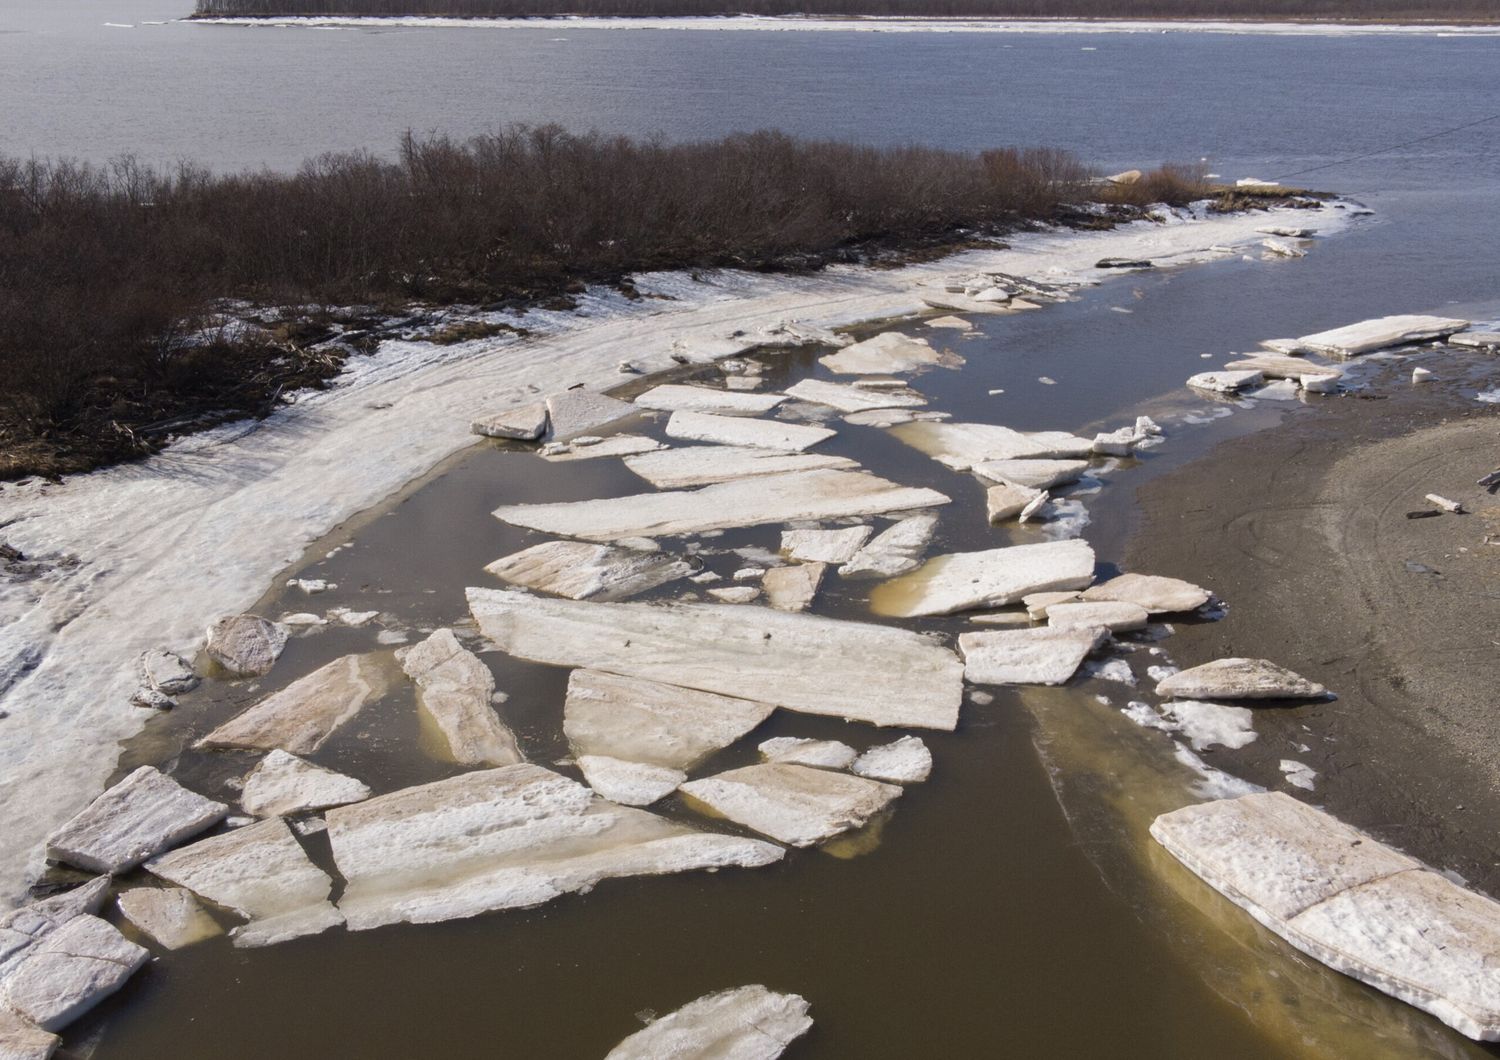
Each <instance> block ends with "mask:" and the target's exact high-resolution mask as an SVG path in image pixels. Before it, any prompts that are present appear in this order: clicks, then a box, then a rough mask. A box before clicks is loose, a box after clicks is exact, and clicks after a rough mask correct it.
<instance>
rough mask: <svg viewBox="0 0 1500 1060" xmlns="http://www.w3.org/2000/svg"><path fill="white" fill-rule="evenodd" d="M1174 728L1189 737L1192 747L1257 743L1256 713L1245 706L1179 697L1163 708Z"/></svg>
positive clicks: (1240, 745) (1196, 748)
mask: <svg viewBox="0 0 1500 1060" xmlns="http://www.w3.org/2000/svg"><path fill="white" fill-rule="evenodd" d="M1161 709H1162V710H1163V712H1165V714H1166V716H1167V718H1168V719H1169V721H1170V723H1171V728H1172V731H1175V732H1180V733H1181V734H1182V735H1183V736H1185V737H1187V741H1188V743H1190V744H1192V747H1193V750H1195V751H1205V750H1207V749H1208V748H1210V747H1230V748H1236V747H1244V746H1245V745H1247V744H1250V743H1254V742H1255V722H1254V717H1255V715H1254V714H1253V712H1251V711H1250V710H1249V709H1247V708H1245V707H1230V706H1225V705H1224V704H1222V703H1205V702H1202V701H1200V700H1196V699H1178V700H1173V701H1172V702H1170V703H1166V704H1164V705H1163V706H1162V708H1161Z"/></svg>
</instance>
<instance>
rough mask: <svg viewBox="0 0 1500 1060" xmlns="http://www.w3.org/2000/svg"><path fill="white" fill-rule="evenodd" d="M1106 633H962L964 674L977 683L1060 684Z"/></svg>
mask: <svg viewBox="0 0 1500 1060" xmlns="http://www.w3.org/2000/svg"><path fill="white" fill-rule="evenodd" d="M1108 637H1109V631H1108V630H1106V629H1104V628H1103V627H1096V628H1094V629H1051V628H1044V629H998V630H986V631H984V632H982V633H962V634H959V638H958V650H959V653H960V654H962V655H963V657H964V676H965V677H966V678H967V679H968V680H970V681H972V682H973V683H974V684H977V685H1060V684H1062V683H1064V682H1065V681H1067V680H1068V679H1069V678H1070V677H1072V676H1073V675H1074V674H1075V673H1076V672H1077V671H1078V667H1079V666H1081V665H1082V664H1083V660H1084V659H1085V658H1087V657H1088V654H1089V653H1090V652H1092V651H1093V650H1094V649H1096V648H1098V647H1099V645H1101V644H1103V643H1104V641H1105V640H1106V639H1108Z"/></svg>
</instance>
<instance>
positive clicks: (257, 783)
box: [240, 749, 370, 817]
mask: <svg viewBox="0 0 1500 1060" xmlns="http://www.w3.org/2000/svg"><path fill="white" fill-rule="evenodd" d="M369 797H370V789H369V787H367V786H366V785H365V784H362V783H360V782H359V781H358V780H355V779H354V778H353V777H348V776H345V775H344V774H342V773H337V772H335V771H334V770H332V769H325V768H324V767H323V766H318V765H314V764H313V763H311V762H309V761H307V760H305V759H302V758H298V757H297V756H296V755H293V754H288V753H287V752H285V751H282V750H279V749H278V750H275V751H272V752H271V753H270V754H268V755H266V757H264V758H262V759H261V760H260V762H259V764H257V765H256V767H255V768H254V769H252V770H251V771H250V773H249V774H248V775H247V776H246V777H245V782H244V786H243V788H242V789H241V791H240V805H241V806H242V807H244V809H245V812H246V813H252V814H254V815H255V816H257V817H288V816H291V815H293V814H298V813H306V812H308V811H309V810H326V809H328V808H329V807H332V806H343V805H345V804H347V803H351V802H358V801H359V800H361V799H368V798H369Z"/></svg>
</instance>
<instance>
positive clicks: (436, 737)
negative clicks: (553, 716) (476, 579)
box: [396, 629, 524, 766]
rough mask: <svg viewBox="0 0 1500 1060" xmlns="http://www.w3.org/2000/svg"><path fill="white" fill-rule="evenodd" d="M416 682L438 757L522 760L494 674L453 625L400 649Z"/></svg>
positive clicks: (504, 762)
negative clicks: (498, 704)
mask: <svg viewBox="0 0 1500 1060" xmlns="http://www.w3.org/2000/svg"><path fill="white" fill-rule="evenodd" d="M396 661H397V662H398V663H400V664H401V668H402V669H403V670H405V671H406V676H407V677H410V678H411V679H412V682H413V683H414V684H415V685H416V686H417V709H419V710H420V711H421V712H422V716H423V718H424V719H425V720H426V721H427V722H429V723H430V725H431V727H432V743H434V744H436V745H437V746H436V747H435V748H434V749H435V750H436V752H437V756H438V757H440V758H442V759H443V760H444V761H448V762H457V763H458V764H459V765H463V766H508V765H511V764H512V763H515V762H520V761H522V760H523V757H524V756H523V755H522V754H521V751H520V748H519V747H517V746H516V737H515V734H514V733H512V732H511V731H510V728H509V727H508V726H506V724H505V723H504V722H502V721H501V720H500V717H499V715H497V714H496V713H495V708H494V706H493V705H492V703H493V696H494V694H495V676H494V674H492V673H491V672H490V668H489V667H488V666H486V665H485V664H484V663H483V662H481V661H480V659H479V656H477V655H475V654H474V653H473V652H471V651H469V650H468V649H467V648H465V647H464V646H463V645H462V644H460V643H459V642H458V638H457V637H455V636H454V635H453V631H452V630H451V629H439V630H437V631H435V632H434V633H433V634H432V636H430V637H428V638H427V639H426V640H424V641H422V642H421V643H420V644H414V645H412V646H411V647H409V648H402V649H400V650H398V651H397V652H396Z"/></svg>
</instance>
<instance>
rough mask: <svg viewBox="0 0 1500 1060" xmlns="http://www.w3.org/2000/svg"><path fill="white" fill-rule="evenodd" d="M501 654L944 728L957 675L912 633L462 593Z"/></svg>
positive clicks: (707, 611)
mask: <svg viewBox="0 0 1500 1060" xmlns="http://www.w3.org/2000/svg"><path fill="white" fill-rule="evenodd" d="M468 598H469V608H470V610H471V611H472V612H473V614H474V618H475V619H476V620H477V621H478V623H479V627H480V629H481V630H482V631H483V632H484V634H485V636H487V637H489V638H490V640H492V641H493V642H494V643H495V645H496V646H497V647H499V648H500V649H501V650H502V651H505V652H508V653H510V654H511V655H515V656H518V657H519V658H522V659H529V660H531V661H533V662H542V663H549V664H551V665H554V666H583V667H591V668H594V669H600V670H607V671H610V672H612V673H619V674H624V675H626V676H630V677H639V678H644V679H646V680H651V681H661V682H666V683H669V684H673V685H677V686H680V687H684V688H695V689H698V690H700V691H704V692H716V693H719V694H721V695H729V696H740V697H744V698H746V699H753V700H757V701H759V702H762V703H770V704H773V705H776V706H782V707H786V708H787V709H789V710H795V711H801V712H803V713H807V714H824V715H831V716H833V717H839V718H849V719H851V720H855V721H866V722H870V723H871V724H874V725H906V726H911V727H914V728H933V729H949V730H951V729H952V728H953V727H954V726H955V725H956V724H957V722H958V707H959V703H960V701H961V699H962V695H963V682H962V677H963V670H962V666H961V665H960V664H959V661H958V659H957V658H955V657H954V655H953V653H952V652H951V651H949V650H948V649H946V648H944V647H942V646H940V645H938V644H934V643H933V642H932V641H931V640H929V639H928V638H926V637H923V636H921V635H920V634H917V633H912V632H910V631H907V630H903V629H895V628H892V627H889V626H876V625H869V624H865V623H860V622H843V621H839V620H837V619H831V618H823V617H821V616H817V615H806V614H791V613H787V612H782V611H776V610H772V609H770V608H763V607H734V606H729V607H724V606H719V605H715V604H666V605H655V606H653V605H650V604H591V603H580V602H575V601H571V600H553V599H543V598H540V597H533V596H528V595H526V594H524V593H514V592H505V591H500V590H494V589H469V590H468Z"/></svg>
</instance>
